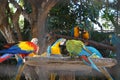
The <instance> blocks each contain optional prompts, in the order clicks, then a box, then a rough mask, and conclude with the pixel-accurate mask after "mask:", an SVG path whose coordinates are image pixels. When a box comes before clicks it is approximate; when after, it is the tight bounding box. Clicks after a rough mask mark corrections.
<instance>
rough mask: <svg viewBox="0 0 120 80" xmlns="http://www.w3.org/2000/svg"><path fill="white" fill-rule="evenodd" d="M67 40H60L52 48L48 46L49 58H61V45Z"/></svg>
mask: <svg viewBox="0 0 120 80" xmlns="http://www.w3.org/2000/svg"><path fill="white" fill-rule="evenodd" d="M65 41H66V39H64V38H60V39H58V40H57V41H56V42H55V43H54V44H52V45H51V46H48V48H47V56H48V57H49V56H50V55H56V56H59V55H60V56H61V49H60V45H62V44H64V43H62V42H65Z"/></svg>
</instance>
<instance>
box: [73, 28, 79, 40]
mask: <svg viewBox="0 0 120 80" xmlns="http://www.w3.org/2000/svg"><path fill="white" fill-rule="evenodd" d="M74 37H75V38H79V37H80V33H79V27H78V26H75V27H74Z"/></svg>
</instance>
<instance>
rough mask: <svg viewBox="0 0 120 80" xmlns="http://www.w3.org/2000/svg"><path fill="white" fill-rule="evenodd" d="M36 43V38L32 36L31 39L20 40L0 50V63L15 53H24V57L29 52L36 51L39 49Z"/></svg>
mask: <svg viewBox="0 0 120 80" xmlns="http://www.w3.org/2000/svg"><path fill="white" fill-rule="evenodd" d="M37 43H38V39H37V38H33V39H32V40H31V41H21V42H19V43H18V44H15V45H13V46H11V47H10V48H8V49H4V50H0V54H3V55H2V56H1V57H0V63H2V62H3V61H5V60H6V59H8V58H10V57H12V56H14V55H15V54H25V55H24V57H25V56H27V55H28V54H30V53H37V52H38V50H39V47H38V46H37Z"/></svg>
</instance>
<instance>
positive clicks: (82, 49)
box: [66, 40, 113, 80]
mask: <svg viewBox="0 0 120 80" xmlns="http://www.w3.org/2000/svg"><path fill="white" fill-rule="evenodd" d="M66 49H67V51H68V52H69V53H70V56H80V57H81V58H82V60H83V62H85V63H86V64H87V65H89V66H91V67H92V68H93V69H95V70H97V71H99V72H102V73H103V74H104V75H105V76H106V77H107V78H108V79H109V80H113V79H112V77H111V75H110V74H109V73H108V71H107V69H106V68H105V67H97V66H96V65H95V63H94V62H93V61H92V60H91V58H102V55H101V54H100V52H99V51H98V50H97V49H95V48H94V47H91V46H85V45H84V43H83V42H82V41H80V40H68V41H67V42H66Z"/></svg>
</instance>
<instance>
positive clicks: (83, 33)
mask: <svg viewBox="0 0 120 80" xmlns="http://www.w3.org/2000/svg"><path fill="white" fill-rule="evenodd" d="M82 38H83V39H85V40H88V39H89V38H90V35H89V32H88V31H86V30H83V31H82Z"/></svg>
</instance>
